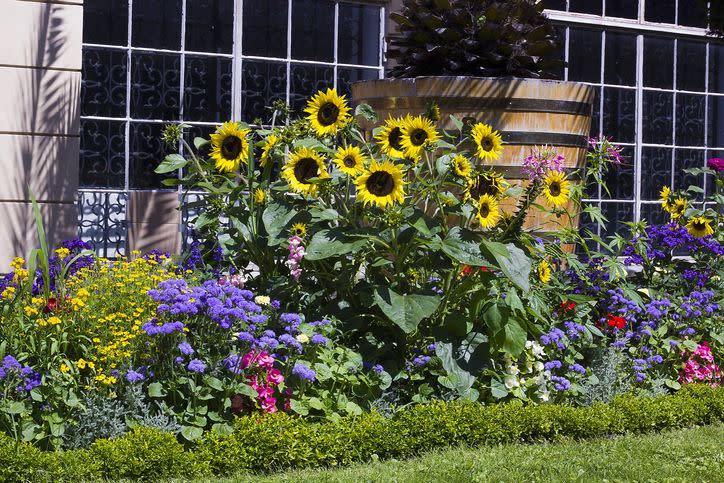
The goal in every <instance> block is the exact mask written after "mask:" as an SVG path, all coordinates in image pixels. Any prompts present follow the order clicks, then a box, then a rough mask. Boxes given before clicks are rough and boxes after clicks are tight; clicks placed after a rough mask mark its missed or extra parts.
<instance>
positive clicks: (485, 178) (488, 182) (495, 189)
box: [463, 171, 508, 201]
mask: <svg viewBox="0 0 724 483" xmlns="http://www.w3.org/2000/svg"><path fill="white" fill-rule="evenodd" d="M507 186H508V183H507V182H506V181H505V179H503V177H502V176H501V175H500V173H496V172H495V171H488V172H486V173H481V174H479V175H477V176H475V177H473V178H471V179H469V180H468V183H467V186H466V187H465V191H463V201H468V200H471V199H474V200H477V199H479V198H480V197H481V196H483V195H489V196H491V197H493V198H502V197H503V193H505V190H506V189H507Z"/></svg>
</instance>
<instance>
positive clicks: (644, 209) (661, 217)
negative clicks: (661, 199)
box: [641, 203, 670, 225]
mask: <svg viewBox="0 0 724 483" xmlns="http://www.w3.org/2000/svg"><path fill="white" fill-rule="evenodd" d="M641 219H642V220H646V222H647V223H648V224H649V225H665V224H666V223H668V222H669V221H670V216H669V214H668V213H667V212H665V211H664V210H662V209H661V204H660V203H644V204H642V205H641Z"/></svg>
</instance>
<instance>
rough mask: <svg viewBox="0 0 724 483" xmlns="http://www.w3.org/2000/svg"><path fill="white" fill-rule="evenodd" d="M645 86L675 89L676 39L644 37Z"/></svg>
mask: <svg viewBox="0 0 724 483" xmlns="http://www.w3.org/2000/svg"><path fill="white" fill-rule="evenodd" d="M644 85H645V86H647V87H660V88H662V89H673V88H674V39H667V38H662V37H648V36H646V37H644Z"/></svg>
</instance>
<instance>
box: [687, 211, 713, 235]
mask: <svg viewBox="0 0 724 483" xmlns="http://www.w3.org/2000/svg"><path fill="white" fill-rule="evenodd" d="M686 229H687V230H689V234H690V235H691V236H694V237H696V238H702V237H705V236H707V235H712V234H713V233H714V230H713V229H712V227H711V220H710V219H708V218H704V217H703V216H695V217H693V218H691V219H690V220H689V222H688V223H687V224H686Z"/></svg>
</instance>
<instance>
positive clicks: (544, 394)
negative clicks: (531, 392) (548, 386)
mask: <svg viewBox="0 0 724 483" xmlns="http://www.w3.org/2000/svg"><path fill="white" fill-rule="evenodd" d="M549 399H550V394H549V393H548V391H546V392H542V393H540V400H541V401H543V402H548V400H549Z"/></svg>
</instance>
